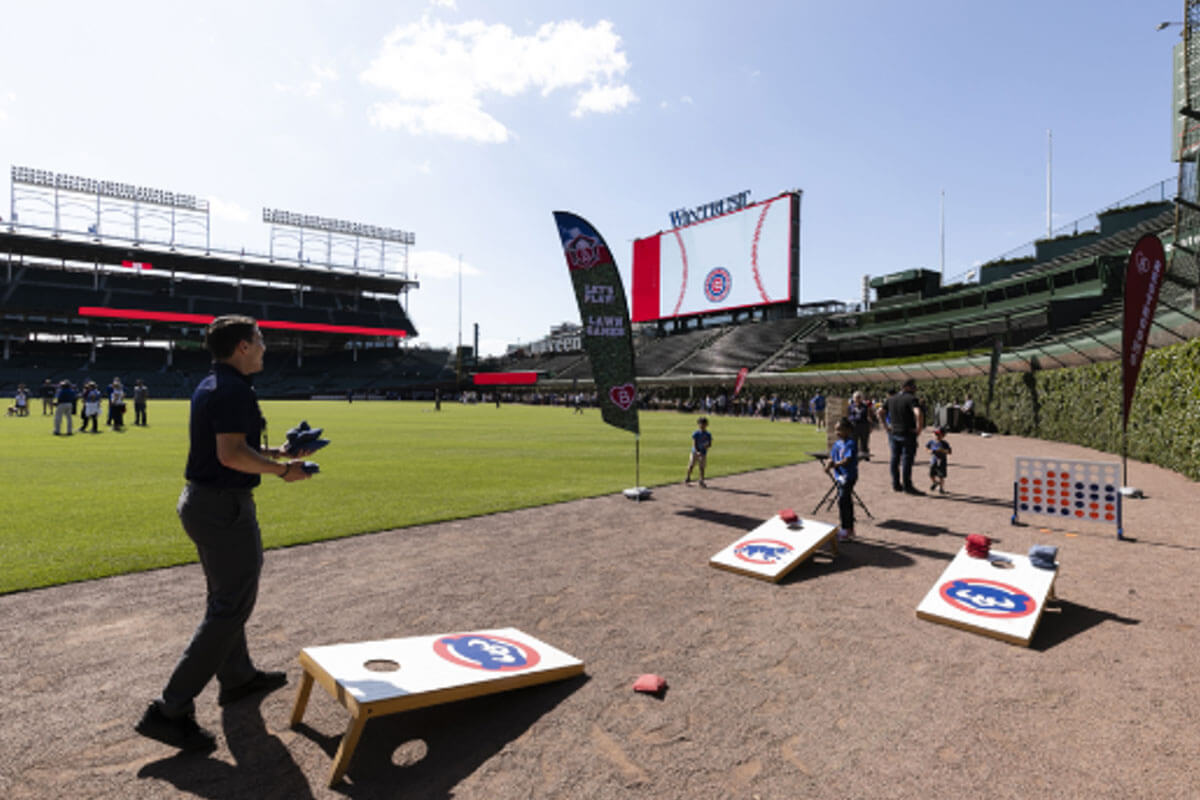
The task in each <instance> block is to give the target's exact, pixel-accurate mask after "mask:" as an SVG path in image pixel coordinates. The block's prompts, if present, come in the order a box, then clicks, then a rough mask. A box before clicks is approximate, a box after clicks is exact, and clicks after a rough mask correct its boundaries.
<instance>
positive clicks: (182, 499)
mask: <svg viewBox="0 0 1200 800" xmlns="http://www.w3.org/2000/svg"><path fill="white" fill-rule="evenodd" d="M204 345H205V347H206V348H207V349H208V351H209V352H210V353H212V356H213V360H214V363H213V369H212V372H210V373H209V374H208V377H206V378H205V379H204V380H202V381H201V382H200V385H199V386H197V387H196V391H195V393H194V394H193V395H192V405H191V418H190V422H189V431H190V436H191V446H190V448H189V450H188V459H187V469H186V472H185V476H186V477H187V485H186V486H185V487H184V489H183V492H182V494H180V496H179V504H178V506H177V509H176V510H177V511H178V513H179V519H180V521H181V522H182V523H183V529H184V531H185V532H186V533H187V535H188V537H189V538H190V539H191V540H192V541H193V542H194V543H195V545H196V552H197V553H198V554H199V556H200V564H201V566H202V567H203V569H204V577H205V579H206V581H207V586H208V604H207V608H206V610H205V614H204V619H203V620H202V621H201V622H200V625H199V627H197V628H196V632H195V634H194V635H193V636H192V640H191V642H190V643H189V644H188V646H187V649H186V650H184V652H183V656H181V657H180V659H179V663H178V664H176V665H175V670H174V672H172V673H171V677H170V679H169V680H168V681H167V685H166V688H164V689H163V692H162V695H161V696H160V697H159V698H158V699H157V700H154V701H153V702H151V703H150V707H149V708H147V709H146V712H145V714H143V715H142V719H141V720H140V721H139V722H138V724H137V726H136V728H135V729H136V730H137V732H138V733H141V734H142V735H143V736H148V737H150V738H152V739H157V740H159V741H161V742H165V743H167V744H170V745H173V746H175V747H178V748H181V749H183V750H196V751H211V750H212V749H214V748H215V747H216V737H214V736H213V735H212V734H211V733H209V732H208V731H206V730H204V729H203V728H201V727H200V726H199V725H198V724H197V723H196V720H195V717H194V714H195V706H194V703H193V700H194V698H195V697H196V695H198V694H200V692H201V690H203V689H204V687H205V686H206V685H207V684H208V682H209V681H210V680H212V678H213V677H214V676H216V678H217V680H218V682H220V684H221V691H220V694H219V695H218V697H217V702H218V703H220V704H221V705H228V704H229V703H232V702H234V701H236V700H240V699H242V698H244V697H249V696H250V695H254V694H261V693H263V692H269V691H273V690H275V689H278V688H280V687H281V686H283V685H284V684H286V683H287V675H286V674H285V673H283V672H263V671H262V670H259V669H257V668H256V667H255V666H254V662H253V661H251V659H250V653H249V650H248V649H247V647H246V631H245V624H246V620H247V619H249V618H250V612H251V611H253V610H254V601H255V599H256V597H257V595H258V578H259V573H260V571H261V570H262V561H263V558H262V536H261V534H260V533H259V528H258V519H257V517H256V510H255V506H254V494H253V490H254V487H256V486H258V484H259V482H260V480H261V478H260V476H261V475H263V474H273V475H277V476H279V477H280V478H282V479H283V480H285V481H287V482H289V483H290V482H292V481H299V480H304V479H306V478H308V477H310V476H309V474H308V473H307V472H305V471H304V469H303V465H304V462H303V461H302V460H300V459H287V456H286V454H285V453H284V452H283V448H282V447H277V448H264V447H262V446H261V441H262V431H263V427H264V426H265V424H266V421H265V420H264V419H263V418H262V413H261V412H260V411H259V407H258V399H257V397H256V396H255V394H254V386H253V384H252V382H251V377H250V376H251V375H253V374H254V373H256V372H261V371H262V368H263V353H264V352H265V351H266V346H265V345H264V344H263V337H262V333H261V332H260V331H259V329H258V323H257V322H255V320H254V319H252V318H250V317H242V316H228V317H218V318H217V319H215V320H213V322H212V324H211V325H209V326H208V330H207V331H206V332H205V335H204ZM300 455H304V454H303V453H301V454H300ZM277 459H287V460H277Z"/></svg>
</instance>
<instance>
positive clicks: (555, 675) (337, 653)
mask: <svg viewBox="0 0 1200 800" xmlns="http://www.w3.org/2000/svg"><path fill="white" fill-rule="evenodd" d="M300 666H301V668H302V669H303V670H304V674H303V675H302V676H301V679H300V687H299V690H298V691H297V693H296V704H295V706H294V707H293V708H292V717H291V722H290V725H291V726H292V727H295V726H296V725H298V724H299V723H300V720H301V719H302V718H303V716H304V709H305V707H306V706H307V705H308V696H309V692H310V691H311V690H312V685H313V681H316V682H317V683H319V684H320V685H321V686H322V687H324V689H325V691H327V692H329V696H330V697H332V698H333V699H334V700H337V701H338V702H339V703H341V704H342V706H343V707H345V709H346V710H347V711H349V712H350V725H349V727H347V728H346V734H345V735H344V736H343V737H342V743H341V745H340V746H339V747H338V751H337V754H336V755H335V756H334V759H333V768H332V769H331V771H330V773H329V785H330V786H334V785H336V784H337V782H338V781H340V780H341V779H342V776H343V775H345V774H346V769H347V768H348V767H349V766H350V759H351V758H352V757H353V756H354V748H355V747H357V746H358V739H359V737H360V736H361V735H362V731H363V726H364V725H366V722H367V720H368V719H370V718H371V717H381V716H385V715H387V714H395V713H397V712H400V711H409V710H411V709H414V708H424V707H425V706H432V705H438V704H441V703H451V702H454V701H455V700H464V699H467V698H470V697H480V696H482V695H486V694H494V693H496V692H506V691H508V690H510V689H520V688H523V687H525V686H533V685H536V684H539V683H550V682H552V681H558V680H562V679H564V678H569V677H572V676H574V675H578V674H580V673H581V672H583V662H582V661H580V660H579V659H577V658H575V657H573V656H571V655H568V654H567V653H564V652H563V651H561V650H558V649H556V648H554V647H551V646H550V645H548V644H546V643H545V642H543V641H540V640H538V639H535V638H534V637H532V636H530V635H529V634H526V633H522V632H521V631H519V630H517V629H516V628H497V629H495V630H485V631H468V632H465V633H448V634H441V635H437V636H411V637H408V638H404V639H385V640H382V641H376V642H350V643H346V644H331V645H326V646H323V647H306V648H304V649H303V650H301V651H300Z"/></svg>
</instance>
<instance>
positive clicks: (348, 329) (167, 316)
mask: <svg viewBox="0 0 1200 800" xmlns="http://www.w3.org/2000/svg"><path fill="white" fill-rule="evenodd" d="M78 314H79V316H81V317H104V318H106V319H134V320H148V321H153V322H182V323H187V324H189V325H207V324H208V323H210V322H212V321H213V320H214V319H216V317H215V316H213V315H212V314H181V313H177V312H174V311H145V310H143V309H138V308H108V307H106V306H80V307H79V310H78ZM258 327H260V328H262V329H264V330H284V331H305V332H309V333H339V334H345V335H353V336H397V337H400V338H404V337H406V336H408V332H407V331H405V330H404V329H402V328H372V327H368V326H363V325H327V324H325V323H321V322H288V321H287V320H280V319H263V320H259V321H258Z"/></svg>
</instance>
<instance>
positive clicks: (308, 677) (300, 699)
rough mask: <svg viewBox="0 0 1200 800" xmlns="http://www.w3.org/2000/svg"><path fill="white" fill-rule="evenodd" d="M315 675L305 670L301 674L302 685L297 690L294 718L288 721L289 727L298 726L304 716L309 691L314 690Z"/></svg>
mask: <svg viewBox="0 0 1200 800" xmlns="http://www.w3.org/2000/svg"><path fill="white" fill-rule="evenodd" d="M312 685H313V676H312V674H311V673H310V672H309V671H308V670H305V671H304V672H302V673H301V674H300V687H299V689H297V690H296V704H295V705H294V706H292V718H291V720H290V721H289V722H288V726H289V727H292V728H294V727H296V726H297V725H299V724H300V720H301V719H303V718H304V709H305V708H307V707H308V693H309V692H311V691H312Z"/></svg>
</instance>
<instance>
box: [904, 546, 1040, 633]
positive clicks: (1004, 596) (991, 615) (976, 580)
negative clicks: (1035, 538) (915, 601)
mask: <svg viewBox="0 0 1200 800" xmlns="http://www.w3.org/2000/svg"><path fill="white" fill-rule="evenodd" d="M1006 565H1007V566H1006ZM1057 577H1058V570H1057V569H1041V568H1039V567H1035V566H1033V565H1032V564H1030V563H1029V559H1028V558H1027V557H1026V556H1019V555H1016V554H1013V553H1001V552H998V551H996V550H993V551H991V553H990V554H989V556H988V558H986V559H983V558H972V557H971V556H969V555H967V548H966V547H963V549H962V550H959V551H958V555H956V556H955V557H954V560H953V561H951V562H950V564H949V566H947V567H946V570H945V571H944V572H943V573H942V576H941V577H940V578H938V580H937V582H936V583H935V584H934V585H933V588H932V589H930V590H929V593H928V594H927V595H925V599H924V600H922V601H921V604H920V605H919V606H917V616H918V617H920V618H921V619H925V620H929V621H930V622H940V623H942V624H943V625H952V626H954V627H956V628H962V629H963V630H967V631H971V632H973V633H981V634H983V635H984V636H991V637H993V638H996V639H1000V640H1002V641H1005V642H1009V643H1011V644H1019V645H1021V646H1022V647H1028V646H1029V643H1030V641H1032V640H1033V634H1034V632H1035V631H1036V630H1037V626H1038V622H1039V621H1041V618H1042V612H1043V611H1044V610H1045V608H1046V601H1047V600H1048V599H1050V598H1053V597H1054V594H1053V593H1054V579H1055V578H1057Z"/></svg>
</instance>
